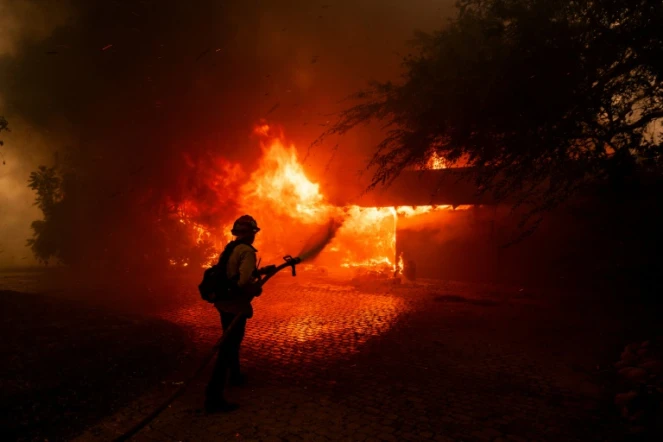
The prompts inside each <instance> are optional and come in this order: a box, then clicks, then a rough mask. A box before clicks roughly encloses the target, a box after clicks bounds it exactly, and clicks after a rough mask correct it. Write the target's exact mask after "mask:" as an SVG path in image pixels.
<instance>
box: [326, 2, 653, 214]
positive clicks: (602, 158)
mask: <svg viewBox="0 0 663 442" xmlns="http://www.w3.org/2000/svg"><path fill="white" fill-rule="evenodd" d="M457 6H458V14H457V16H456V17H455V18H454V19H453V20H451V22H450V23H449V25H448V26H447V27H446V28H445V29H443V30H441V31H438V32H435V33H433V34H423V33H420V34H418V35H417V37H416V40H415V51H414V52H415V54H414V55H410V56H408V57H407V58H406V59H405V60H404V68H405V74H404V76H403V78H402V81H401V82H399V83H393V82H386V83H372V84H371V85H370V86H369V87H368V89H367V90H365V91H362V92H360V93H358V94H356V95H355V98H356V99H357V100H358V102H357V104H355V105H354V106H352V107H350V108H349V109H347V110H346V111H344V112H342V113H341V115H340V118H339V120H338V121H337V122H336V124H335V125H334V126H332V127H331V129H330V130H329V131H327V132H326V133H325V134H323V136H322V138H324V137H326V136H328V135H331V134H340V135H342V134H344V133H346V132H347V131H349V130H350V129H352V128H354V127H355V126H357V125H359V124H362V123H369V122H371V121H376V120H377V121H380V122H382V123H383V124H384V125H385V129H387V132H386V136H385V138H384V139H383V141H382V142H381V143H379V145H378V146H377V149H376V152H375V154H374V156H373V157H372V160H371V161H370V164H369V167H375V168H376V169H375V170H376V172H375V174H374V176H373V179H372V182H371V184H370V188H373V187H375V186H376V185H378V184H384V183H389V182H391V181H392V180H393V179H395V178H396V177H397V176H398V174H399V173H400V172H401V171H402V170H403V169H405V168H407V167H410V166H414V165H422V164H424V163H425V161H426V159H427V158H428V157H429V155H431V154H432V153H433V152H435V153H437V154H438V155H440V156H441V157H443V158H445V159H446V160H447V162H449V163H451V164H456V165H467V166H471V167H473V173H474V175H473V179H475V180H476V184H477V188H478V189H479V190H480V191H483V192H486V191H490V192H494V194H495V196H497V197H498V198H504V197H506V196H513V195H516V194H517V195H518V204H517V205H520V204H526V205H527V207H528V208H529V210H528V216H527V217H526V218H525V220H524V221H523V223H524V222H525V221H526V220H530V221H531V222H532V223H534V224H536V222H537V221H538V220H540V217H541V214H542V213H543V212H544V211H545V210H547V209H550V208H552V207H554V206H556V205H557V204H559V203H560V202H562V201H564V200H566V199H567V198H568V197H569V196H570V195H573V194H574V193H575V192H576V191H577V190H578V189H579V188H580V187H582V186H583V185H585V184H587V183H588V182H593V181H595V180H600V179H602V178H606V177H609V176H623V175H625V174H628V173H629V171H633V169H634V168H639V169H648V170H656V171H660V166H661V165H663V156H662V155H661V154H662V153H663V152H662V149H663V144H662V139H663V137H662V133H661V132H662V125H661V120H660V119H661V118H662V117H663V78H662V77H661V74H662V72H663V3H662V2H660V0H631V1H624V0H574V1H568V0H460V1H459V2H458V4H457Z"/></svg>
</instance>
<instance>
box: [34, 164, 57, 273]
mask: <svg viewBox="0 0 663 442" xmlns="http://www.w3.org/2000/svg"><path fill="white" fill-rule="evenodd" d="M28 187H30V188H31V189H32V190H34V191H35V192H36V193H37V196H36V198H35V205H36V206H37V207H39V209H40V210H41V211H42V213H43V214H44V219H43V220H36V221H33V222H32V225H31V226H32V230H33V232H34V236H33V238H31V239H29V240H28V246H29V247H30V248H31V249H32V253H33V254H34V255H35V257H36V258H37V259H38V260H39V261H40V262H42V263H44V264H48V262H49V261H50V260H51V259H52V258H56V259H58V258H61V251H62V244H61V242H62V240H63V237H64V235H63V232H62V230H61V229H60V227H61V225H60V224H61V222H60V218H61V217H60V216H59V215H60V214H61V210H58V209H59V206H60V203H61V201H62V198H63V191H62V178H61V177H60V176H59V174H58V171H57V169H56V168H55V167H46V166H39V169H38V170H37V171H35V172H32V173H31V174H30V179H29V180H28Z"/></svg>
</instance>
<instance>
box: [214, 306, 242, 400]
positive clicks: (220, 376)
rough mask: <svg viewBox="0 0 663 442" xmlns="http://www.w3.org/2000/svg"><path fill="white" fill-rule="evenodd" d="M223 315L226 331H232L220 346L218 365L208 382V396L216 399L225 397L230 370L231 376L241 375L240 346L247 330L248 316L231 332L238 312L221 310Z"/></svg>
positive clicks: (222, 320) (223, 324)
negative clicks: (230, 328)
mask: <svg viewBox="0 0 663 442" xmlns="http://www.w3.org/2000/svg"><path fill="white" fill-rule="evenodd" d="M219 313H220V315H221V326H222V327H223V332H224V333H230V334H229V335H228V336H227V337H226V340H225V341H224V342H223V344H222V345H221V346H220V347H219V354H218V356H217V358H216V365H214V371H213V372H212V378H211V379H210V381H209V384H207V397H208V398H214V399H221V398H223V393H224V390H225V385H226V376H227V374H228V372H230V377H231V378H238V377H239V376H240V367H239V348H240V346H241V345H242V340H243V339H244V333H245V331H246V317H245V316H242V317H241V318H240V319H239V320H238V322H237V323H236V324H235V326H234V327H233V329H232V330H231V331H230V332H227V330H228V327H230V324H231V323H232V322H233V320H234V319H235V317H236V316H237V314H235V313H230V312H224V311H221V310H219Z"/></svg>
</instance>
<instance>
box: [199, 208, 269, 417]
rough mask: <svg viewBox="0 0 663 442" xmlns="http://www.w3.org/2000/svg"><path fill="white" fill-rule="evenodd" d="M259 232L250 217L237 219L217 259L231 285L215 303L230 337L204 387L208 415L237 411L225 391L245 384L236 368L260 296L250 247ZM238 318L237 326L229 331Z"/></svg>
mask: <svg viewBox="0 0 663 442" xmlns="http://www.w3.org/2000/svg"><path fill="white" fill-rule="evenodd" d="M258 231H260V229H259V228H258V224H257V223H256V221H255V219H253V218H252V217H250V216H248V215H244V216H241V217H240V218H238V219H237V221H235V224H234V225H233V228H232V231H231V233H232V234H233V236H235V237H236V238H235V240H234V241H232V242H230V243H229V244H228V245H227V246H226V248H225V249H224V252H223V253H222V254H221V257H220V258H219V261H220V262H222V261H223V260H224V259H225V260H227V266H226V269H227V270H226V271H227V276H228V279H229V280H230V281H233V284H232V289H231V290H230V294H229V296H228V297H226V298H225V299H221V300H219V301H216V302H215V303H214V306H215V307H216V309H217V310H218V311H219V314H220V316H221V326H222V328H223V332H224V333H229V334H228V336H227V337H226V340H225V341H224V343H223V345H221V347H219V355H218V357H217V360H216V365H215V366H214V371H213V373H212V378H211V379H210V381H209V384H208V385H207V390H206V398H205V410H206V411H207V412H210V413H211V412H217V411H222V412H227V411H232V410H235V409H237V408H238V407H239V405H237V404H231V403H229V402H227V401H226V399H225V396H224V391H225V385H226V382H227V381H228V380H229V381H230V383H231V384H233V385H240V384H243V383H244V382H245V378H244V376H243V374H242V372H241V370H240V365H239V349H240V347H241V344H242V340H243V339H244V333H245V329H246V320H247V319H250V318H251V317H253V307H252V306H251V300H252V299H253V297H255V296H259V295H260V293H262V288H261V287H260V286H259V285H258V284H256V283H255V282H256V281H255V271H256V252H257V250H256V249H255V248H254V247H253V246H252V244H253V241H254V240H255V235H256V233H258ZM224 254H225V256H224ZM238 316H239V319H238V322H237V323H236V324H235V325H234V326H233V328H232V330H229V327H230V324H231V323H232V322H233V321H234V320H235V318H237V317H238Z"/></svg>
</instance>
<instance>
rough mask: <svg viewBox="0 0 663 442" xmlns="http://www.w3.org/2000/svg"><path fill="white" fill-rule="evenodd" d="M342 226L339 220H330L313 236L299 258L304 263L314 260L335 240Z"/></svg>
mask: <svg viewBox="0 0 663 442" xmlns="http://www.w3.org/2000/svg"><path fill="white" fill-rule="evenodd" d="M341 225H342V222H341V221H340V220H338V219H331V220H329V223H328V224H327V225H326V226H324V227H323V228H322V229H320V230H319V231H318V232H316V233H315V234H313V235H312V236H311V238H310V239H309V240H308V241H307V242H306V244H305V245H304V247H303V248H302V251H301V252H300V253H299V255H297V256H298V257H299V258H301V260H302V262H303V261H312V260H314V259H315V258H316V257H317V256H318V255H319V254H320V253H321V252H322V251H323V250H324V249H325V247H327V245H328V244H329V243H330V242H331V240H332V239H334V236H336V232H337V231H338V229H339V228H340V227H341Z"/></svg>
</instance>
